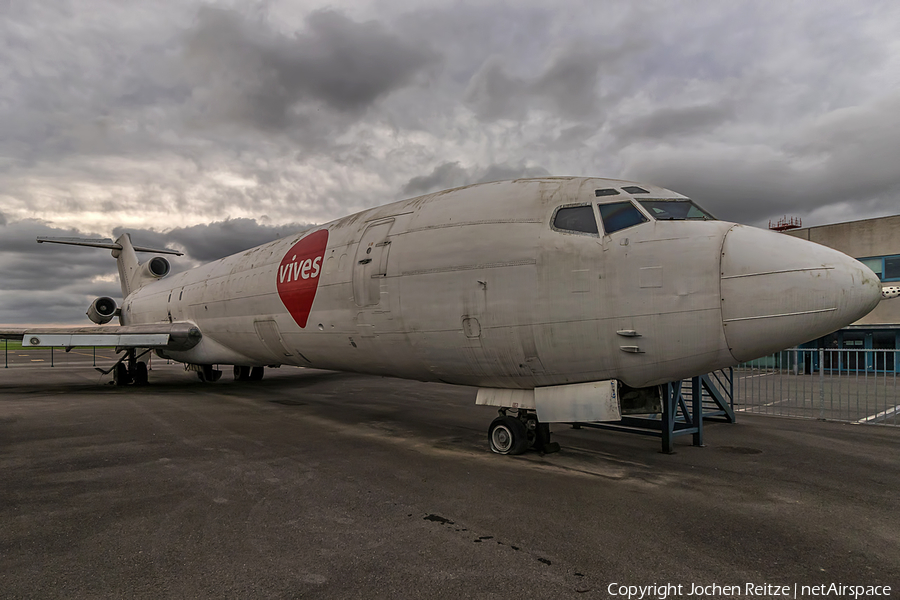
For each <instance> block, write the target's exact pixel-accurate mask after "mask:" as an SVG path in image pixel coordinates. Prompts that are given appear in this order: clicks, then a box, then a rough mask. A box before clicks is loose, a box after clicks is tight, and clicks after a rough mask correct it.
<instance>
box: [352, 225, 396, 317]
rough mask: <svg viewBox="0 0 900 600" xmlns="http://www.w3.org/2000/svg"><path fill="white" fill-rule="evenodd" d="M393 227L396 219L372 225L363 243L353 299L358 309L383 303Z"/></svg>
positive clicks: (358, 248) (363, 238) (361, 242)
mask: <svg viewBox="0 0 900 600" xmlns="http://www.w3.org/2000/svg"><path fill="white" fill-rule="evenodd" d="M393 224H394V220H393V219H390V220H387V221H379V222H376V223H372V224H371V225H369V227H368V228H367V229H366V230H365V231H364V232H363V235H362V238H361V239H360V240H359V246H357V248H356V259H355V262H354V265H353V299H354V300H355V301H356V305H357V306H377V305H378V304H380V303H381V294H382V289H381V288H382V282H383V281H384V278H385V277H386V276H387V264H388V253H389V252H390V248H391V242H390V240H389V239H388V233H389V232H390V230H391V226H392V225H393Z"/></svg>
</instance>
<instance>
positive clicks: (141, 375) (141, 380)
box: [131, 362, 150, 385]
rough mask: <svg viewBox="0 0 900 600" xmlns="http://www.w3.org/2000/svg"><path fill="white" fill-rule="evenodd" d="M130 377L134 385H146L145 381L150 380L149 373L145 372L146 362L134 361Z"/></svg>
mask: <svg viewBox="0 0 900 600" xmlns="http://www.w3.org/2000/svg"><path fill="white" fill-rule="evenodd" d="M131 378H132V380H133V381H134V385H147V382H148V381H149V380H150V375H149V374H148V372H147V363H145V362H136V363H135V364H134V373H132V374H131Z"/></svg>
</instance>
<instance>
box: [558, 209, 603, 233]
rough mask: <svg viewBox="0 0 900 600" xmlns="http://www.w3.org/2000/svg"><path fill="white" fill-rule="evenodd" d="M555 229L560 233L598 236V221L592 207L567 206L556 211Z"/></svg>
mask: <svg viewBox="0 0 900 600" xmlns="http://www.w3.org/2000/svg"><path fill="white" fill-rule="evenodd" d="M553 227H554V228H555V229H558V230H560V231H573V232H577V233H592V234H594V235H597V234H598V233H599V232H598V230H597V221H596V219H594V209H593V207H592V206H590V205H588V206H565V207H563V208H559V209H557V210H556V216H555V217H553Z"/></svg>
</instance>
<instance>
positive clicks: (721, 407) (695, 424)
mask: <svg viewBox="0 0 900 600" xmlns="http://www.w3.org/2000/svg"><path fill="white" fill-rule="evenodd" d="M687 381H689V382H690V386H689V390H690V398H688V399H686V398H685V397H684V387H685V386H684V384H685V382H687ZM660 388H661V391H662V394H663V397H662V399H661V400H662V412H661V413H659V414H658V416H656V415H654V416H652V417H622V419H621V420H620V421H617V422H614V423H572V426H573V427H590V428H592V429H610V430H613V431H622V432H626V433H636V434H638V435H651V436H655V437H659V438H660V439H661V441H662V452H663V453H665V454H672V453H673V452H674V451H675V438H676V437H678V436H680V435H689V434H690V435H691V436H692V443H693V445H694V446H703V421H704V420H705V419H712V420H716V421H723V422H727V423H734V422H735V414H734V371H733V370H732V369H728V370H727V371H718V372H716V373H708V374H706V375H698V376H696V377H691V378H690V379H686V380H683V381H673V382H670V383H667V384H664V385H661V386H660ZM720 388H721V389H720ZM704 400H705V402H704Z"/></svg>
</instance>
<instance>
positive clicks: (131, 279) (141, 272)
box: [37, 233, 184, 298]
mask: <svg viewBox="0 0 900 600" xmlns="http://www.w3.org/2000/svg"><path fill="white" fill-rule="evenodd" d="M44 242H47V243H50V244H68V245H71V246H90V247H92V248H107V249H109V250H112V255H113V258H115V259H116V266H117V267H118V268H119V283H120V284H121V286H122V297H123V298H127V297H128V295H129V294H131V292H133V291H134V290H136V289H138V288H140V287H141V286H142V285H144V284H145V283H147V282H149V281H153V280H155V279H157V278H159V277H161V276H162V275H165V273H167V272H168V262H167V261H165V260H164V259H162V258H158V259H157V258H154V259H150V260H149V261H147V262H146V263H143V264H142V263H140V262H138V258H137V254H136V253H137V252H153V253H155V254H174V255H176V256H182V255H183V254H184V253H183V252H179V251H178V250H170V249H169V248H162V249H158V248H146V247H144V246H135V245H133V244H132V243H131V235H129V234H127V233H123V234H122V235H120V236H119V237H118V238H116V241H115V242H113V241H112V240H109V239H103V240H97V239H87V238H48V237H39V238H37V243H38V244H43V243H44ZM157 260H158V261H161V262H162V263H165V272H160V268H161V267H160V266H158V265H157V264H155V262H154V261H157Z"/></svg>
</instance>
